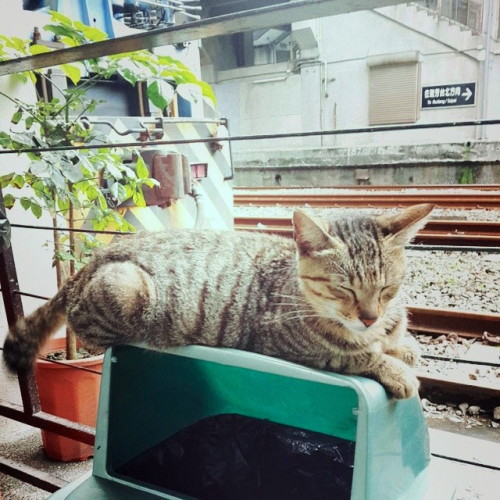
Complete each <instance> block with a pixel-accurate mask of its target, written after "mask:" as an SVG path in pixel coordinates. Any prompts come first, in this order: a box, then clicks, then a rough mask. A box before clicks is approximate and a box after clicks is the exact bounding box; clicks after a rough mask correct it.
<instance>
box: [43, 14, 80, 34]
mask: <svg viewBox="0 0 500 500" xmlns="http://www.w3.org/2000/svg"><path fill="white" fill-rule="evenodd" d="M49 14H50V15H51V18H52V20H53V21H55V22H58V23H61V24H66V25H67V26H73V23H72V21H71V19H70V18H69V17H66V16H65V15H64V14H61V13H60V12H57V11H55V10H49ZM44 29H45V28H44Z"/></svg>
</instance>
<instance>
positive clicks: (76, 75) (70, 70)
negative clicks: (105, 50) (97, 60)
mask: <svg viewBox="0 0 500 500" xmlns="http://www.w3.org/2000/svg"><path fill="white" fill-rule="evenodd" d="M60 68H61V70H62V72H63V73H64V74H65V75H66V76H67V77H68V78H69V79H70V80H71V81H72V82H73V85H76V84H77V83H78V82H79V81H80V80H81V78H82V72H81V71H80V68H79V67H78V66H77V65H75V64H61V65H60Z"/></svg>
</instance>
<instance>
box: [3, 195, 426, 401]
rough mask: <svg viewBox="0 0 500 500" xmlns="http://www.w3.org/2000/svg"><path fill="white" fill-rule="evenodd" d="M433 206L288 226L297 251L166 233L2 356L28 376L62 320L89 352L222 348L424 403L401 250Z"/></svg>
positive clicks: (70, 292) (117, 254) (88, 274)
mask: <svg viewBox="0 0 500 500" xmlns="http://www.w3.org/2000/svg"><path fill="white" fill-rule="evenodd" d="M432 208H433V206H432V205H430V204H422V205H416V206H413V207H410V208H407V209H405V210H403V211H401V212H400V213H398V214H396V215H394V214H384V215H382V216H378V217H354V218H342V219H331V220H323V219H321V220H319V219H318V220H315V219H313V218H311V217H309V216H308V215H306V214H305V213H303V212H301V211H296V212H295V213H294V214H293V225H294V240H295V241H293V240H291V239H288V238H284V237H279V236H275V235H266V234H261V233H249V232H231V231H214V230H207V231H196V230H187V229H185V230H184V229H183V230H169V231H168V232H160V233H147V234H144V233H140V234H138V235H135V236H124V237H121V238H116V240H117V241H115V243H113V244H112V245H110V246H109V247H108V248H106V249H104V250H102V251H100V252H98V253H97V254H96V255H95V257H94V258H93V259H92V261H91V262H90V263H89V264H87V265H86V266H85V267H84V268H83V269H82V270H81V271H80V272H79V273H78V274H77V275H76V276H75V277H74V278H72V279H71V280H69V281H68V282H67V283H66V284H65V285H64V286H63V287H62V288H61V289H60V290H59V292H58V293H57V294H56V295H55V296H54V297H53V298H52V299H51V300H49V301H48V302H47V303H46V304H45V305H43V306H42V307H40V308H39V309H38V310H36V311H35V312H34V313H33V314H31V315H29V316H27V317H26V318H23V319H21V320H19V322H18V323H17V324H16V325H15V326H14V327H13V328H12V329H11V330H10V332H9V334H8V336H7V338H6V340H5V345H4V359H5V361H6V364H7V366H8V367H9V368H10V369H11V370H13V371H16V370H17V371H26V370H29V369H30V368H31V366H32V364H33V362H34V359H35V357H36V356H37V354H38V352H39V350H40V347H41V345H42V344H43V343H44V342H45V340H46V339H47V338H48V337H49V335H50V334H51V333H53V332H54V331H55V330H56V329H57V328H59V327H60V326H61V325H62V324H63V323H64V322H65V320H66V318H67V322H68V324H69V325H70V327H71V328H72V329H73V330H74V331H75V332H76V334H77V335H78V336H79V337H80V338H81V339H82V340H83V341H84V342H85V343H87V344H89V345H93V346H99V347H108V346H111V345H114V344H122V343H133V342H145V343H146V344H148V345H150V346H152V347H155V348H165V347H171V346H180V345H187V344H203V345H208V346H224V347H232V348H236V349H243V350H247V351H253V352H257V353H262V354H266V355H269V356H275V357H278V358H282V359H286V360H289V361H294V362H297V363H301V364H303V365H306V366H309V367H312V368H319V369H321V370H330V371H334V372H341V373H348V374H359V375H365V376H368V377H372V378H374V379H376V380H378V381H379V382H381V383H382V384H383V385H384V386H385V388H386V389H387V390H388V391H389V393H390V394H391V395H392V396H394V397H395V398H399V399H401V398H409V397H411V396H413V395H415V394H416V393H417V390H418V381H417V378H416V377H415V375H414V374H413V372H412V370H411V368H410V366H412V365H414V364H415V362H416V360H417V358H418V351H417V350H416V349H415V346H414V345H413V344H412V342H411V340H412V339H411V338H410V337H409V336H408V335H407V333H406V312H405V308H404V306H403V304H402V302H401V299H400V288H401V284H402V282H403V278H404V275H405V266H406V264H405V256H404V246H405V244H406V243H408V242H409V241H410V240H411V238H412V237H413V236H414V235H415V233H416V232H417V231H418V229H420V228H421V227H423V226H424V224H425V221H426V218H427V216H428V215H429V213H430V211H431V210H432Z"/></svg>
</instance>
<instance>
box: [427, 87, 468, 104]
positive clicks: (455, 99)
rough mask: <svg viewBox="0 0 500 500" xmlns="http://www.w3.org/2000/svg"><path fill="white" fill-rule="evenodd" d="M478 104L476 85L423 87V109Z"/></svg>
mask: <svg viewBox="0 0 500 500" xmlns="http://www.w3.org/2000/svg"><path fill="white" fill-rule="evenodd" d="M475 103H476V84H475V83H455V84H451V85H434V86H432V87H422V108H442V107H445V106H473V105H474V104H475Z"/></svg>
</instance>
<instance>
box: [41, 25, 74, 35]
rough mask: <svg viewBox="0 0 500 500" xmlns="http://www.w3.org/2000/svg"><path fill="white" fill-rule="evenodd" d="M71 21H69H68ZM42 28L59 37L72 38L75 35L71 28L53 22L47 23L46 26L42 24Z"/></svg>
mask: <svg viewBox="0 0 500 500" xmlns="http://www.w3.org/2000/svg"><path fill="white" fill-rule="evenodd" d="M70 22H71V21H70ZM43 29H44V30H45V31H51V32H52V33H54V34H55V35H58V36H60V37H65V36H67V37H69V38H74V37H75V32H74V31H73V29H71V28H66V27H64V26H57V25H54V24H47V26H44V27H43Z"/></svg>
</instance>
